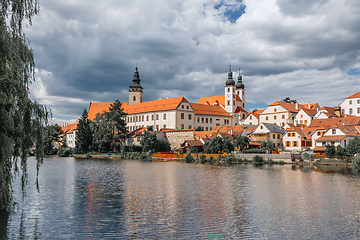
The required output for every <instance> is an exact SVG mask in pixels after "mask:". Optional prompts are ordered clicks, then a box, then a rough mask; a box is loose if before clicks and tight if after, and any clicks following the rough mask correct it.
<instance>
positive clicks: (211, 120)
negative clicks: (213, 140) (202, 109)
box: [210, 118, 212, 130]
mask: <svg viewBox="0 0 360 240" xmlns="http://www.w3.org/2000/svg"><path fill="white" fill-rule="evenodd" d="M210 123H212V118H210ZM210 130H211V129H210Z"/></svg>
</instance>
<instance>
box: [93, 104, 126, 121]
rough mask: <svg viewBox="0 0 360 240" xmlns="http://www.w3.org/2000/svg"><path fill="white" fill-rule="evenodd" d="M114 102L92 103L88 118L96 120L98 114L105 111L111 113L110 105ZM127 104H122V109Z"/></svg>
mask: <svg viewBox="0 0 360 240" xmlns="http://www.w3.org/2000/svg"><path fill="white" fill-rule="evenodd" d="M111 104H113V102H90V107H89V111H88V118H89V119H90V120H94V119H95V117H96V114H97V113H103V112H104V111H109V108H110V105H111ZM126 105H127V103H123V102H122V103H121V107H125V106H126Z"/></svg>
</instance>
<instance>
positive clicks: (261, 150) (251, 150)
mask: <svg viewBox="0 0 360 240" xmlns="http://www.w3.org/2000/svg"><path fill="white" fill-rule="evenodd" d="M243 153H266V149H264V148H262V149H258V148H252V149H246V150H244V151H243Z"/></svg>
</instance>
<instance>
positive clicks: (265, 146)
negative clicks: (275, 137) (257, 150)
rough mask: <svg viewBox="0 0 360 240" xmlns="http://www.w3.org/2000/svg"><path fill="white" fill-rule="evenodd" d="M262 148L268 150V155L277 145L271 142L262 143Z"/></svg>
mask: <svg viewBox="0 0 360 240" xmlns="http://www.w3.org/2000/svg"><path fill="white" fill-rule="evenodd" d="M260 147H261V148H263V149H266V151H267V152H268V153H271V152H272V151H273V150H275V143H274V142H273V141H271V140H266V141H262V142H261V143H260Z"/></svg>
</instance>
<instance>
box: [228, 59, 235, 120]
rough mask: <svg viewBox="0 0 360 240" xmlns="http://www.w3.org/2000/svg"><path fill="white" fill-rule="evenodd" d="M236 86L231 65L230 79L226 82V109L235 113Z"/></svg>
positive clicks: (230, 112)
mask: <svg viewBox="0 0 360 240" xmlns="http://www.w3.org/2000/svg"><path fill="white" fill-rule="evenodd" d="M236 107H237V106H236V87H235V81H234V79H233V73H232V72H231V65H229V72H228V79H227V81H226V82H225V110H226V111H227V112H228V113H229V114H231V115H233V113H235V111H236Z"/></svg>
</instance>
